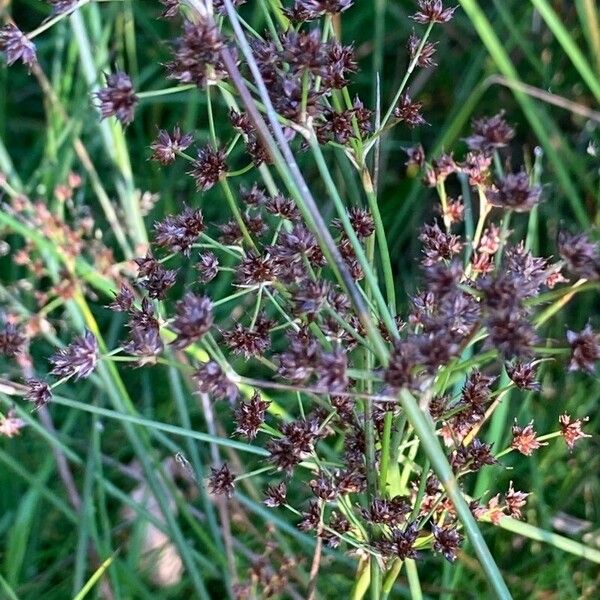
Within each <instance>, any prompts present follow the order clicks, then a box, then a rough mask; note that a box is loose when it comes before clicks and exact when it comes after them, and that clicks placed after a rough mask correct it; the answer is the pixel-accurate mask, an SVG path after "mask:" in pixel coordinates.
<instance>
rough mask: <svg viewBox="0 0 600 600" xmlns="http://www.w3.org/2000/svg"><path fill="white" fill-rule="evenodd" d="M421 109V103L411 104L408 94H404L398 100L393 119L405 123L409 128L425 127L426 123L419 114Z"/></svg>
mask: <svg viewBox="0 0 600 600" xmlns="http://www.w3.org/2000/svg"><path fill="white" fill-rule="evenodd" d="M422 108H423V104H422V103H421V102H413V101H412V100H411V98H410V96H409V95H408V94H404V96H402V97H401V98H400V102H399V104H398V106H396V108H394V117H396V119H398V120H399V121H403V122H405V123H406V124H407V125H408V126H409V127H411V128H414V127H418V126H419V125H426V124H427V121H425V119H424V118H423V115H422V114H421V109H422Z"/></svg>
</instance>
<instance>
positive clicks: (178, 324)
mask: <svg viewBox="0 0 600 600" xmlns="http://www.w3.org/2000/svg"><path fill="white" fill-rule="evenodd" d="M175 313H176V314H175V317H174V318H173V322H172V324H171V327H172V329H173V331H174V332H175V333H176V334H177V338H176V339H175V340H173V342H171V345H172V346H173V348H175V349H176V350H183V349H184V348H187V347H188V346H189V345H190V344H193V343H194V342H197V341H198V340H199V339H201V338H202V337H203V336H204V335H205V334H206V333H208V331H209V330H210V328H211V327H212V324H213V318H214V317H213V303H212V301H211V299H210V298H207V297H206V296H198V295H196V294H194V293H192V292H188V293H187V294H186V295H185V296H184V297H183V298H182V299H181V300H180V301H179V302H177V304H176V305H175Z"/></svg>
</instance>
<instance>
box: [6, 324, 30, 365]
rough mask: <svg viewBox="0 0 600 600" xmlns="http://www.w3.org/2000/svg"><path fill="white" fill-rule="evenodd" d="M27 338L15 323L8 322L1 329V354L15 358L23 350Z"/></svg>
mask: <svg viewBox="0 0 600 600" xmlns="http://www.w3.org/2000/svg"><path fill="white" fill-rule="evenodd" d="M26 342H27V338H26V337H25V336H24V335H23V333H22V332H21V330H20V329H19V327H17V326H16V325H15V324H14V323H10V322H9V323H6V325H5V326H4V328H3V329H2V330H0V354H4V356H7V357H9V358H14V357H15V356H18V355H19V354H21V353H22V352H23V349H24V347H25V344H26Z"/></svg>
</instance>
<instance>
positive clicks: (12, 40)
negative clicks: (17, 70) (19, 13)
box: [0, 23, 37, 70]
mask: <svg viewBox="0 0 600 600" xmlns="http://www.w3.org/2000/svg"><path fill="white" fill-rule="evenodd" d="M0 52H4V54H5V56H6V62H7V63H8V65H12V64H14V63H15V62H17V61H18V60H20V61H21V62H22V63H23V64H24V65H26V66H27V67H28V68H29V70H31V68H32V67H33V66H34V65H35V64H36V63H37V55H36V52H35V45H34V44H33V42H31V41H29V40H28V39H27V37H26V36H25V34H24V33H23V32H22V31H21V30H20V29H19V28H18V27H17V26H16V25H14V24H13V23H8V24H7V25H5V26H4V27H2V28H1V29H0Z"/></svg>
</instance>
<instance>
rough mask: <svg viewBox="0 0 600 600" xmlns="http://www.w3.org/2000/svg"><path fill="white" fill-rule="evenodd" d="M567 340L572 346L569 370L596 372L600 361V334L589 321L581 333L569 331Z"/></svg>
mask: <svg viewBox="0 0 600 600" xmlns="http://www.w3.org/2000/svg"><path fill="white" fill-rule="evenodd" d="M567 341H568V342H569V346H571V359H570V361H569V371H587V372H588V373H589V374H590V375H594V374H595V372H596V363H597V362H599V361H600V336H599V335H598V334H597V333H595V332H594V331H593V330H592V327H591V325H590V324H589V323H588V324H587V325H586V326H585V328H584V329H583V330H582V331H580V332H579V333H577V332H575V331H567Z"/></svg>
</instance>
